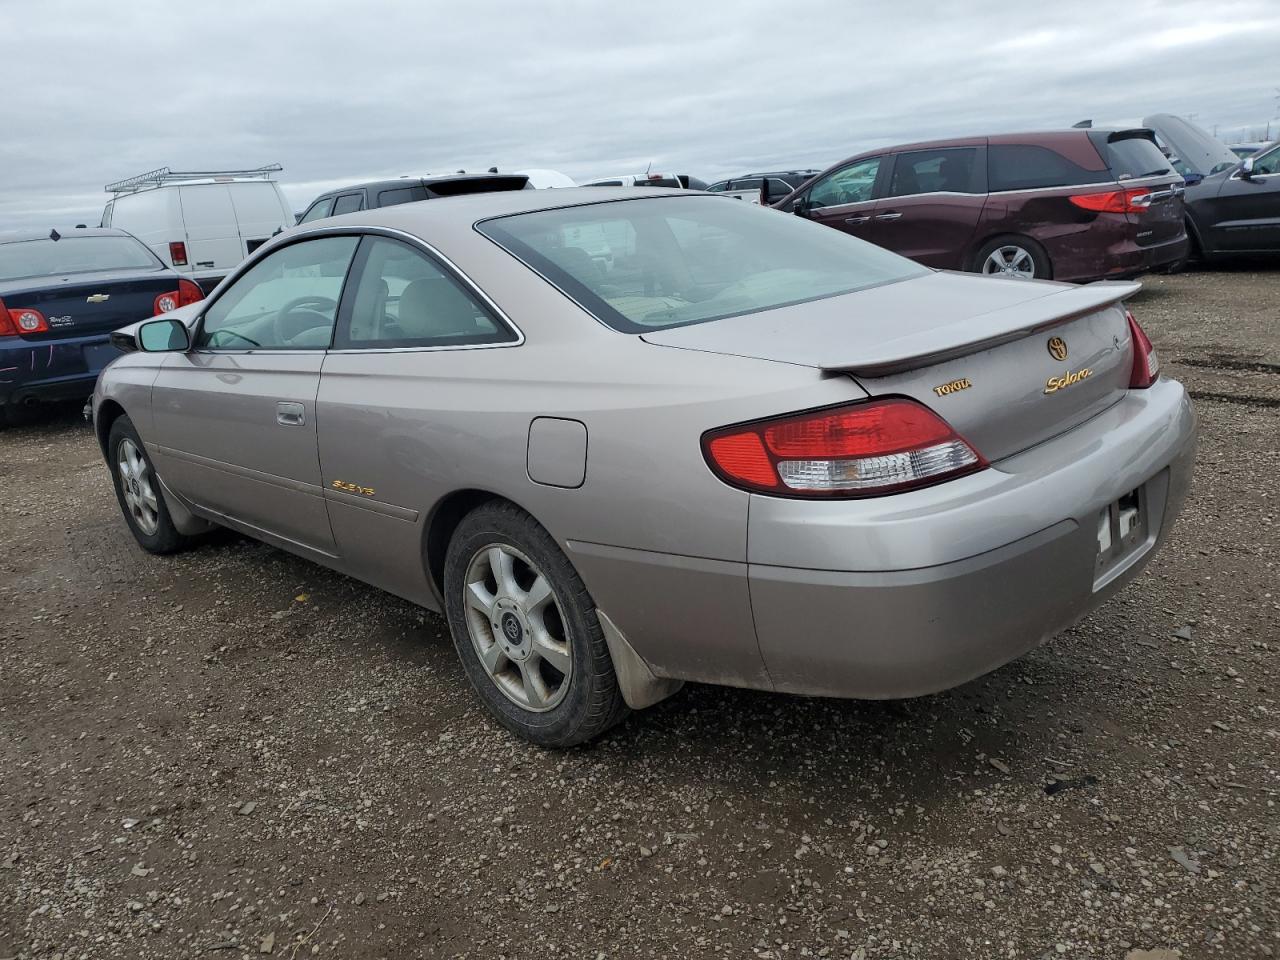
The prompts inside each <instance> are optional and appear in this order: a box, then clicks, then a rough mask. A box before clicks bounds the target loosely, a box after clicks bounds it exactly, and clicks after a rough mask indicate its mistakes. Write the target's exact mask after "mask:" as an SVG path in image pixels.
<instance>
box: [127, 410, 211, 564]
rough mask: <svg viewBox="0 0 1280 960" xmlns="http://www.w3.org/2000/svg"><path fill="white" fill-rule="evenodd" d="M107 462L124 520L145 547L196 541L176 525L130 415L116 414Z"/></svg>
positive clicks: (171, 547)
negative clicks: (180, 530) (117, 415)
mask: <svg viewBox="0 0 1280 960" xmlns="http://www.w3.org/2000/svg"><path fill="white" fill-rule="evenodd" d="M107 466H108V467H109V468H110V470H111V480H112V484H113V485H114V486H115V490H116V500H117V502H119V504H120V511H121V513H123V514H124V520H125V523H127V524H128V525H129V530H130V532H131V533H132V534H133V537H134V539H135V540H137V541H138V545H139V546H141V547H142V549H143V550H146V551H147V552H148V553H155V554H166V553H177V552H178V551H179V550H186V549H188V548H189V547H191V546H192V545H194V544H195V543H196V542H197V540H198V538H197V537H190V536H187V535H186V534H183V533H179V532H178V528H177V527H175V526H174V524H173V518H172V517H170V516H169V507H168V506H167V505H166V504H165V502H164V494H163V493H162V492H161V490H160V481H159V478H158V477H157V476H156V471H155V467H153V466H152V465H151V458H150V457H149V456H147V451H146V447H145V446H144V445H143V443H142V438H141V437H140V436H138V431H137V430H135V429H134V426H133V423H132V421H130V419H129V418H128V417H127V416H120V417H117V418H116V420H115V421H114V422H113V423H112V424H111V431H110V432H109V433H108V434H107Z"/></svg>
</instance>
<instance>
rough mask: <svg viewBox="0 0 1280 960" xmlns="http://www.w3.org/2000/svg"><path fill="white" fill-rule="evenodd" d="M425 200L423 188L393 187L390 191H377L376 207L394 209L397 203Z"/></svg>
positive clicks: (425, 195) (425, 189) (424, 188)
mask: <svg viewBox="0 0 1280 960" xmlns="http://www.w3.org/2000/svg"><path fill="white" fill-rule="evenodd" d="M426 199H427V188H426V187H423V186H416V187H395V188H394V189H391V190H379V191H378V206H380V207H394V206H395V205H396V204H398V203H415V202H417V201H418V200H426Z"/></svg>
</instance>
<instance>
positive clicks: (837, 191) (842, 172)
mask: <svg viewBox="0 0 1280 960" xmlns="http://www.w3.org/2000/svg"><path fill="white" fill-rule="evenodd" d="M886 169H887V165H886V164H885V162H884V158H883V157H869V158H867V159H864V160H855V161H853V162H852V163H848V164H845V165H844V166H842V167H839V168H837V169H835V170H833V171H831V172H830V173H828V174H827V175H826V176H824V177H822V178H821V179H819V180H817V181H815V182H814V183H813V184H812V185H811V186H810V187H809V189H808V190H806V191H805V192H804V193H803V194H800V195H799V197H797V199H796V201H795V202H794V205H793V209H794V210H795V212H796V213H798V214H799V215H800V216H804V217H808V218H809V219H810V220H812V221H814V222H815V223H821V224H823V225H824V226H828V227H833V228H835V229H836V230H843V231H844V232H845V233H851V234H853V235H854V236H855V237H860V238H862V239H863V240H873V239H874V236H873V232H874V231H873V230H872V221H871V217H872V213H873V211H874V210H875V205H876V197H877V196H878V195H879V189H878V188H879V187H880V185H881V183H882V182H883V180H884V179H885V178H884V173H885V172H886Z"/></svg>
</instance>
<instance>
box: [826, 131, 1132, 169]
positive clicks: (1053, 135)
mask: <svg viewBox="0 0 1280 960" xmlns="http://www.w3.org/2000/svg"><path fill="white" fill-rule="evenodd" d="M1135 132H1145V133H1148V134H1149V133H1151V131H1150V129H1149V128H1147V127H1092V128H1089V129H1085V128H1082V127H1073V128H1071V129H1069V130H1031V131H1026V132H1023V133H990V134H983V135H981V136H970V137H952V138H950V139H947V140H920V141H917V142H915V143H894V144H887V145H885V146H883V147H876V148H875V149H874V150H863V151H862V152H861V153H855V154H853V155H852V156H849V157H846V158H845V159H843V160H841V161H839V162H838V163H833V164H832V165H831V166H830V167H828V168H827V169H828V170H831V169H834V168H835V167H839V166H843V165H844V164H846V163H852V162H854V161H855V160H864V159H867V158H870V157H881V156H884V155H885V154H886V153H904V152H907V151H910V150H938V149H942V148H945V147H982V146H986V145H988V144H993V143H996V144H1009V143H1011V144H1028V145H1030V146H1036V145H1040V146H1044V145H1046V144H1051V143H1060V142H1062V141H1064V140H1079V139H1081V138H1082V137H1084V138H1087V137H1088V136H1089V134H1091V133H1095V134H1096V133H1101V134H1104V135H1110V134H1113V133H1135Z"/></svg>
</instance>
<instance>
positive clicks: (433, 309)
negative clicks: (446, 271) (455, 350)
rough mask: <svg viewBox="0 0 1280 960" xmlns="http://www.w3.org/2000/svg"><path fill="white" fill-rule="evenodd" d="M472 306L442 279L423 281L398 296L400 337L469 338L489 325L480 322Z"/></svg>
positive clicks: (463, 295) (425, 338) (420, 338)
mask: <svg viewBox="0 0 1280 960" xmlns="http://www.w3.org/2000/svg"><path fill="white" fill-rule="evenodd" d="M483 319H484V318H482V317H481V316H479V315H478V312H477V310H476V307H475V305H474V304H473V303H472V302H471V301H470V300H469V299H468V298H467V296H466V295H465V294H463V293H462V291H460V290H459V289H458V288H457V287H455V286H454V285H453V284H452V283H450V282H449V281H448V280H446V279H444V278H443V277H423V278H422V279H419V280H414V281H413V282H412V283H410V284H408V285H407V286H406V287H405V288H404V290H403V291H402V292H401V294H400V306H399V311H398V315H397V321H396V323H397V326H398V327H399V328H400V330H399V334H398V336H399V337H402V338H404V339H410V340H434V339H440V338H448V337H461V336H472V335H474V334H475V333H476V332H477V331H478V330H481V329H483V328H484V327H489V328H490V329H492V324H489V323H486V322H482V321H483Z"/></svg>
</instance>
